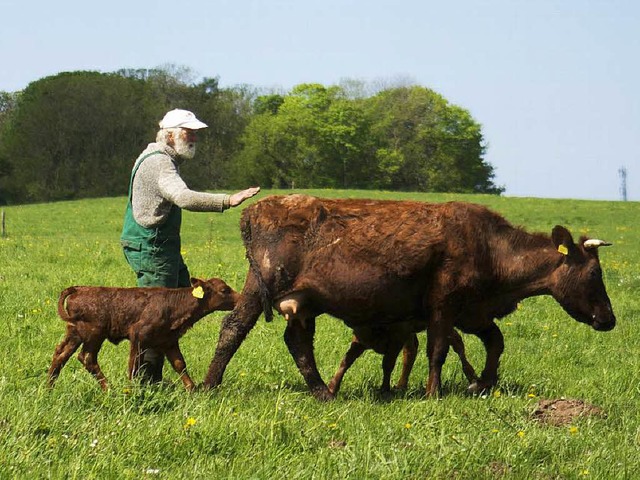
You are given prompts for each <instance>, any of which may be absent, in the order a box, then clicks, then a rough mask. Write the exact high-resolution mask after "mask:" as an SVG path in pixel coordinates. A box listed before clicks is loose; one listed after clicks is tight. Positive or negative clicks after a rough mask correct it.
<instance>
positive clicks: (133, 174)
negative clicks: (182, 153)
mask: <svg viewBox="0 0 640 480" xmlns="http://www.w3.org/2000/svg"><path fill="white" fill-rule="evenodd" d="M157 154H164V152H163V151H162V150H156V151H154V152H151V153H147V154H146V155H145V156H143V157H140V158H139V159H138V160H136V163H135V164H134V165H133V170H131V180H129V202H131V195H132V194H133V178H134V177H135V176H136V173H137V172H138V168H140V165H142V162H143V160H145V159H147V158H149V157H151V156H152V155H157Z"/></svg>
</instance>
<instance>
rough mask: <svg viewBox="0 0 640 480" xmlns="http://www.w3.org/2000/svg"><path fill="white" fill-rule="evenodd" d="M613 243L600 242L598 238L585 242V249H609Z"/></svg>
mask: <svg viewBox="0 0 640 480" xmlns="http://www.w3.org/2000/svg"><path fill="white" fill-rule="evenodd" d="M609 245H611V243H608V242H605V241H603V240H598V239H597V238H590V239H589V240H585V241H584V243H583V246H584V248H586V249H591V248H598V247H608V246H609Z"/></svg>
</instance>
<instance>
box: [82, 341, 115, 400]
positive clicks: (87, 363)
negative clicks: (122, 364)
mask: <svg viewBox="0 0 640 480" xmlns="http://www.w3.org/2000/svg"><path fill="white" fill-rule="evenodd" d="M103 341H104V340H92V341H89V342H85V343H84V344H83V345H82V350H80V353H79V354H78V360H80V362H81V363H82V364H83V365H84V368H86V369H87V371H88V372H89V373H91V375H93V376H94V377H95V379H96V380H97V381H98V383H99V384H100V387H101V388H102V390H107V388H108V386H107V378H106V377H105V376H104V373H102V370H101V369H100V365H98V352H99V351H100V347H101V346H102V342H103Z"/></svg>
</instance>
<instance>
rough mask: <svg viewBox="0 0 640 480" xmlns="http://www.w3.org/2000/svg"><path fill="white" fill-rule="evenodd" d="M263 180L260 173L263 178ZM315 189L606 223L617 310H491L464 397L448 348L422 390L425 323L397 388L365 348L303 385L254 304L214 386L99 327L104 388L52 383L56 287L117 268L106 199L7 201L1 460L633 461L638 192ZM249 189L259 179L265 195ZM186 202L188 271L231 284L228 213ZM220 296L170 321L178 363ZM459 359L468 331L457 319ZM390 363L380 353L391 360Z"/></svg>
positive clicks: (74, 370) (586, 470)
mask: <svg viewBox="0 0 640 480" xmlns="http://www.w3.org/2000/svg"><path fill="white" fill-rule="evenodd" d="M269 193H272V192H269ZM309 193H313V194H316V195H321V196H340V197H347V196H353V197H356V196H358V197H371V198H400V199H418V200H425V201H444V200H452V199H461V200H467V201H473V202H477V203H483V204H486V205H489V206H490V207H491V208H493V209H495V210H497V211H499V212H501V213H502V214H504V215H505V216H506V217H507V218H508V219H509V220H510V221H511V222H512V223H514V224H517V225H523V226H525V227H526V228H527V230H529V231H544V232H549V233H550V231H551V228H552V227H553V226H554V225H556V224H562V225H565V226H567V227H568V228H569V229H570V230H571V231H572V233H573V234H574V238H577V237H578V236H579V235H580V234H587V235H590V236H593V237H597V238H601V239H603V240H607V241H610V242H613V244H614V246H612V247H608V248H606V249H602V250H601V263H602V266H603V270H604V277H605V283H606V285H607V289H608V292H609V296H610V297H611V301H612V303H613V307H614V310H615V313H616V315H617V317H618V325H617V327H616V328H615V329H614V330H613V331H611V332H607V333H599V332H596V331H594V330H592V329H591V328H590V327H588V326H585V325H583V324H579V323H577V322H576V321H574V320H573V319H571V318H570V317H569V316H568V315H567V314H566V313H564V311H563V310H562V309H561V308H560V306H559V305H557V304H556V303H555V302H554V301H553V300H552V299H551V298H549V297H538V298H532V299H528V300H526V301H524V302H522V304H521V305H520V307H519V308H518V310H517V311H516V312H514V313H513V314H512V315H510V316H508V317H507V318H505V319H503V320H502V321H500V324H499V325H500V328H501V330H502V332H503V333H504V336H505V344H506V348H505V353H504V355H503V361H502V363H501V368H500V374H501V380H500V383H499V385H498V387H497V388H496V389H495V390H493V391H492V392H490V393H489V394H488V395H485V396H481V397H471V396H467V395H466V393H465V388H466V381H465V379H464V376H463V374H462V371H461V368H460V364H459V362H458V361H457V359H456V358H455V356H454V355H453V354H451V355H450V356H449V361H448V362H447V363H446V364H445V368H444V370H443V379H444V386H443V390H444V395H443V396H442V397H441V398H440V399H437V400H436V399H425V398H424V397H423V392H424V383H425V380H426V376H427V364H426V358H425V355H424V346H425V336H424V334H421V335H420V337H419V338H420V346H421V354H420V356H419V358H418V360H417V362H416V366H415V368H414V370H413V374H412V377H411V381H410V388H409V390H408V391H407V392H406V393H403V394H397V395H396V396H395V397H393V398H392V399H391V400H385V399H382V398H381V397H380V396H379V395H378V393H377V388H378V386H379V383H380V381H381V378H382V371H381V357H380V356H378V355H376V354H374V353H372V352H368V353H366V354H365V355H364V356H363V357H362V358H361V359H360V360H359V362H358V363H356V365H355V366H354V367H353V368H352V369H351V370H350V371H349V373H348V374H347V375H346V377H345V380H344V383H343V386H342V390H341V392H340V397H339V398H338V399H337V400H336V401H334V402H330V403H319V402H317V401H315V400H314V399H313V398H312V397H311V396H310V395H309V394H308V393H307V389H306V386H305V384H304V382H303V379H302V376H301V375H300V374H299V373H298V371H297V369H296V367H295V365H294V363H293V360H292V359H291V357H290V355H289V353H288V351H287V349H286V347H285V345H284V342H283V341H282V332H283V330H284V323H285V322H284V320H283V319H282V318H280V317H276V319H275V320H274V322H272V323H269V324H267V323H265V322H264V321H262V320H260V321H259V322H258V324H257V325H256V327H255V328H254V329H253V331H252V332H251V333H250V334H249V337H248V338H247V340H246V341H245V343H244V344H243V345H242V346H241V348H240V350H239V351H238V353H237V354H236V356H235V357H234V358H233V360H232V362H231V363H230V364H229V367H228V369H227V372H226V374H225V378H224V382H223V384H222V386H221V387H220V388H218V389H216V390H214V391H212V392H195V393H193V394H187V393H186V392H185V391H184V389H183V387H182V383H181V382H180V381H179V379H178V378H177V376H176V374H175V373H174V372H173V371H172V370H171V369H170V368H169V367H168V366H165V381H164V383H163V384H161V385H159V386H154V387H141V386H139V385H136V384H130V383H129V382H128V380H127V378H126V362H127V355H128V343H127V342H123V343H122V344H120V345H118V346H114V345H111V344H105V346H104V347H103V349H102V351H101V354H100V363H101V366H102V368H103V371H104V372H105V374H106V376H107V378H108V379H109V381H110V384H111V389H110V390H109V391H108V392H107V393H103V392H102V391H101V390H100V389H99V388H98V384H97V382H96V381H95V380H94V379H93V378H92V377H91V376H90V375H89V374H88V373H87V372H86V371H84V369H83V368H82V367H81V365H80V363H79V362H78V361H77V360H75V359H72V360H71V361H70V362H69V364H68V365H67V366H66V367H65V368H64V369H63V370H62V374H61V376H60V379H59V380H58V383H57V385H56V387H55V389H53V390H49V389H47V388H46V387H45V380H46V371H47V368H48V367H49V362H50V360H51V355H52V353H53V350H54V347H55V345H56V344H57V342H59V341H60V339H61V338H62V335H63V332H64V324H63V323H62V322H61V321H60V320H59V319H58V318H57V314H56V302H57V298H58V294H59V292H60V291H61V290H62V289H63V288H65V287H67V286H69V285H78V284H85V285H111V286H132V285H133V284H134V277H133V274H132V272H130V271H129V269H128V266H127V265H126V263H125V260H124V257H123V255H122V252H121V250H120V246H119V241H118V239H119V234H120V228H121V224H122V223H121V222H122V214H123V211H124V202H125V199H124V198H108V199H96V200H84V201H77V202H60V203H53V204H40V205H28V206H13V207H5V212H6V230H7V236H6V238H2V239H0V319H1V320H2V323H1V324H0V350H2V351H3V352H4V353H3V356H2V359H3V360H2V362H1V363H0V399H1V400H0V402H1V403H0V478H2V479H4V478H29V479H31V478H56V479H57V478H81V479H88V478H100V479H104V478H118V479H120V478H124V479H127V478H136V479H137V478H157V479H180V478H265V479H266V478H287V479H295V478H304V479H307V478H317V479H324V478H331V479H333V478H336V479H341V478H353V479H363V478H375V479H378V478H394V479H395V478H402V479H405V478H408V479H410V478H416V479H417V478H435V479H450V478H461V479H475V478H514V479H526V478H533V479H552V478H563V479H564V478H576V479H582V478H585V479H590V478H591V479H609V478H612V479H626V478H629V479H632V478H639V475H640V455H638V452H639V447H640V415H639V413H638V412H640V341H639V338H640V296H639V295H638V293H639V292H640V272H639V270H638V265H639V263H640V249H639V248H638V245H639V244H640V230H639V229H638V226H637V225H638V218H640V204H638V203H632V202H628V203H622V202H587V201H574V200H541V199H524V198H523V199H516V198H503V197H492V196H469V195H423V194H398V193H390V192H362V191H313V192H309ZM266 194H267V193H263V194H261V195H260V197H264V196H265V195H266ZM239 216H240V209H235V210H231V211H228V212H225V213H224V214H201V213H190V212H185V213H184V222H183V250H184V251H183V254H184V257H185V260H186V262H187V264H188V265H189V267H190V270H191V273H192V275H193V276H199V277H210V276H217V277H221V278H223V279H225V280H226V281H227V282H228V283H229V284H230V285H231V286H233V287H234V288H236V289H238V290H240V289H241V288H242V284H243V281H244V275H245V272H246V269H247V266H246V261H245V259H244V251H243V248H242V245H241V241H240V237H239V231H238V220H239ZM222 318H223V314H222V313H215V314H213V315H211V316H209V317H207V318H205V319H203V320H202V321H200V322H199V323H198V324H196V326H195V327H194V328H193V329H192V330H191V331H189V332H188V333H187V335H186V336H185V337H183V339H182V342H181V347H182V351H183V353H184V355H185V358H186V361H187V364H188V366H189V370H190V372H191V374H192V377H193V378H194V380H195V381H197V382H201V381H202V379H203V378H204V375H205V373H206V370H207V368H208V366H209V362H210V361H211V358H212V356H213V352H214V349H215V344H216V341H217V337H218V331H219V326H220V320H221V319H222ZM349 340H350V331H349V330H348V329H347V328H345V327H344V325H343V324H342V323H341V322H339V321H337V320H335V319H333V318H330V317H328V316H323V317H321V318H320V319H319V320H318V330H317V334H316V355H317V359H318V362H319V366H320V369H321V373H322V374H323V376H324V377H325V379H328V378H329V377H330V376H331V375H332V374H333V372H334V370H335V369H336V367H337V366H338V363H339V361H340V359H341V358H342V355H343V354H344V352H345V351H346V349H347V347H348V344H349ZM465 343H466V345H467V349H468V353H469V357H470V360H471V362H472V363H473V364H474V366H475V367H476V370H481V366H482V362H483V358H484V357H483V355H484V353H483V349H482V347H481V345H480V343H479V342H478V341H477V340H476V339H475V338H474V337H469V336H465ZM396 374H397V372H396ZM562 397H565V398H569V399H578V400H581V401H584V402H588V403H589V404H593V405H595V406H597V407H599V408H601V409H603V411H604V412H605V415H602V416H588V417H582V418H576V419H574V420H573V421H572V422H570V423H568V424H564V425H562V426H551V425H546V424H543V423H540V422H538V421H536V420H535V419H534V418H532V415H531V414H532V412H533V410H534V409H535V407H536V404H537V403H538V402H539V401H540V400H541V399H557V398H562Z"/></svg>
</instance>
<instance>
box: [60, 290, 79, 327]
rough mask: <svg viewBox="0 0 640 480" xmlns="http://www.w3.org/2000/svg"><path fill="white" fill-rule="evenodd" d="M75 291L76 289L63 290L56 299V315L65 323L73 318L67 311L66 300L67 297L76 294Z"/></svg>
mask: <svg viewBox="0 0 640 480" xmlns="http://www.w3.org/2000/svg"><path fill="white" fill-rule="evenodd" d="M76 291H77V290H76V287H69V288H65V289H64V290H63V291H62V293H61V294H60V298H58V315H59V316H60V318H61V319H62V320H64V321H65V322H70V321H73V320H74V317H73V316H71V315H69V312H68V311H67V298H68V297H69V295H73V294H74V293H76Z"/></svg>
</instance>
